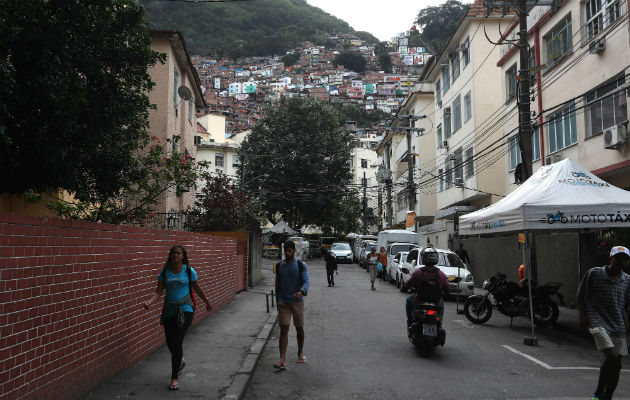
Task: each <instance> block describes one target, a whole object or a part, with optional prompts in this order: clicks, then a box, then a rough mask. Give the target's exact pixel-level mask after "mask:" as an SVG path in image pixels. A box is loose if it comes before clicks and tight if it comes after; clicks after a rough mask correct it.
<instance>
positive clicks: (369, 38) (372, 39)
mask: <svg viewBox="0 0 630 400" xmlns="http://www.w3.org/2000/svg"><path fill="white" fill-rule="evenodd" d="M354 34H355V35H356V37H358V38H359V39H361V40H363V41H364V42H366V43H378V39H377V38H376V36H374V35H372V34H371V33H370V32H366V31H356V32H355V33H354Z"/></svg>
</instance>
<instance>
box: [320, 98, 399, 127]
mask: <svg viewBox="0 0 630 400" xmlns="http://www.w3.org/2000/svg"><path fill="white" fill-rule="evenodd" d="M332 106H333V107H335V108H336V109H337V111H338V112H339V114H340V117H339V123H340V124H341V125H343V124H345V123H346V122H348V121H356V123H357V126H358V127H359V128H370V127H373V126H374V125H376V124H378V123H379V122H381V121H382V120H383V119H386V118H388V117H389V114H387V113H385V112H383V111H381V110H379V109H377V110H376V111H373V112H367V111H366V110H365V108H363V107H361V106H359V105H357V104H352V103H348V104H341V103H335V104H332Z"/></svg>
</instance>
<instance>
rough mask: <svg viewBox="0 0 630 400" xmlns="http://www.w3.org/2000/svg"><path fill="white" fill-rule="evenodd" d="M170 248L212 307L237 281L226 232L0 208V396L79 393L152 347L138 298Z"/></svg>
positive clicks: (158, 341) (155, 341) (155, 329)
mask: <svg viewBox="0 0 630 400" xmlns="http://www.w3.org/2000/svg"><path fill="white" fill-rule="evenodd" d="M173 244H181V245H183V246H184V247H185V248H186V249H187V251H188V256H189V258H190V262H191V265H192V266H193V268H195V270H196V271H197V273H198V276H199V282H200V285H201V286H202V288H203V289H204V291H205V292H206V294H208V297H209V298H210V301H211V303H212V305H213V307H214V309H215V310H218V309H219V308H221V306H223V305H225V304H227V303H229V302H230V301H231V300H232V299H233V298H234V296H235V294H236V292H237V291H238V287H239V286H240V287H242V286H243V285H242V283H240V284H239V282H237V280H240V281H242V280H243V276H242V273H243V272H241V273H237V270H236V269H237V267H236V265H237V263H236V262H234V260H236V259H237V241H236V240H235V239H233V238H227V237H216V236H210V235H204V234H199V233H191V232H182V231H170V230H158V229H150V228H139V227H129V226H118V225H108V224H95V223H88V222H77V221H68V220H60V219H52V218H51V219H49V218H41V217H23V216H15V215H9V214H0V311H1V313H0V365H1V368H0V398H2V399H41V398H64V399H76V398H81V397H82V396H83V395H84V394H86V393H87V392H88V391H89V390H90V389H91V388H93V387H94V386H96V385H98V384H99V383H101V382H102V381H104V380H106V379H108V378H110V377H112V376H114V375H115V374H117V373H118V372H120V371H122V370H123V369H125V368H128V367H130V366H131V365H133V364H135V363H136V362H137V361H139V360H141V359H142V358H144V357H146V356H147V355H148V354H150V353H151V352H153V351H155V350H156V349H157V348H159V347H160V346H161V345H162V344H163V343H164V338H163V337H164V335H163V331H162V328H161V326H160V325H159V321H158V320H159V314H160V311H161V307H160V306H159V305H155V306H154V307H153V308H152V309H151V310H150V311H145V310H144V309H143V308H142V307H141V303H142V302H144V301H145V300H147V299H148V298H149V297H150V296H151V294H152V292H153V291H154V290H155V287H156V284H157V276H158V274H159V272H160V270H161V269H162V267H163V264H164V262H165V260H166V256H167V254H168V250H169V248H170V247H171V246H172V245H173ZM245 268H246V266H245ZM245 271H246V270H245ZM245 273H246V272H245ZM207 315H208V313H207V312H206V311H205V308H204V307H199V308H198V310H197V312H196V313H195V319H194V322H193V323H196V322H198V321H199V320H201V319H204V318H205V317H206V316H207Z"/></svg>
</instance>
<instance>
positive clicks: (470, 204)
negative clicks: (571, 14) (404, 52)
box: [420, 0, 515, 248]
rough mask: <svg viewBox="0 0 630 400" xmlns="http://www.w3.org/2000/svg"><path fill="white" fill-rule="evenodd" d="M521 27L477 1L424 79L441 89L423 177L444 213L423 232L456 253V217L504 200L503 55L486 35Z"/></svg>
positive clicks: (426, 187) (436, 104)
mask: <svg viewBox="0 0 630 400" xmlns="http://www.w3.org/2000/svg"><path fill="white" fill-rule="evenodd" d="M514 20H515V18H514V16H512V15H510V14H508V15H505V16H503V15H502V14H501V12H500V11H498V12H493V13H491V14H490V16H488V17H486V9H485V7H484V6H483V1H481V0H477V1H475V2H474V3H473V4H472V5H471V7H470V10H469V12H468V14H467V16H466V17H465V18H464V19H463V20H462V22H461V23H460V25H459V27H458V28H457V30H456V32H455V33H454V34H453V36H452V37H451V39H450V40H449V42H448V44H447V46H446V48H445V49H444V51H443V52H442V55H441V56H440V57H439V58H435V59H433V61H434V62H433V63H432V64H430V65H429V66H428V67H427V68H426V69H425V72H423V76H421V77H423V78H424V79H425V80H426V81H428V82H430V83H432V84H433V85H434V88H435V112H434V113H433V115H432V117H433V123H434V129H435V143H436V146H435V148H434V156H433V159H434V165H433V166H432V167H430V168H427V169H425V171H424V172H425V173H427V174H431V175H432V177H433V179H432V180H427V179H424V183H422V184H421V186H422V189H423V190H429V191H430V189H429V188H431V186H432V189H433V191H434V192H435V193H436V208H437V212H436V214H435V220H434V223H433V224H431V225H427V226H425V227H423V228H421V229H420V231H421V232H422V233H423V235H424V236H426V237H427V239H428V240H429V241H430V242H431V243H432V244H434V245H436V246H439V247H444V248H446V247H450V248H453V241H454V240H456V227H455V220H456V218H457V216H458V215H459V214H461V213H464V212H467V211H470V210H473V209H477V208H482V207H485V206H488V205H490V204H493V203H495V202H497V201H498V200H500V199H501V198H502V196H503V195H504V194H505V185H504V182H505V178H504V175H505V168H504V165H505V162H504V161H503V159H504V158H505V152H504V151H503V148H502V146H500V145H499V146H497V145H496V144H494V143H495V142H497V141H499V142H500V141H501V137H502V135H503V133H504V131H503V127H502V124H501V123H500V122H501V121H500V120H496V119H495V114H496V113H497V111H498V110H502V109H503V105H504V98H503V97H502V96H501V94H502V89H501V85H499V84H498V83H499V82H501V78H502V75H501V69H500V68H497V62H498V61H499V60H500V58H501V53H500V48H499V47H498V46H495V45H494V44H492V43H490V42H489V41H488V40H487V39H486V36H485V35H484V34H483V33H482V32H481V30H482V29H483V30H485V32H486V33H487V35H488V37H490V38H497V39H498V38H500V37H501V33H502V30H505V27H506V26H509V25H510V23H511V22H512V21H514ZM481 25H483V26H481ZM497 122H498V123H497ZM429 183H430V184H429Z"/></svg>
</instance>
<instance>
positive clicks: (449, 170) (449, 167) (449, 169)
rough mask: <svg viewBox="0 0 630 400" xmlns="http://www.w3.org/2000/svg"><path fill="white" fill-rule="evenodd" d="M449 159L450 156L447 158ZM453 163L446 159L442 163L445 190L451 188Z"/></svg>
mask: <svg viewBox="0 0 630 400" xmlns="http://www.w3.org/2000/svg"><path fill="white" fill-rule="evenodd" d="M448 157H450V156H448ZM452 165H453V161H452V160H451V159H450V158H448V159H447V160H446V162H445V163H444V171H445V172H444V179H445V180H446V189H448V188H450V187H451V186H453V169H452Z"/></svg>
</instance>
